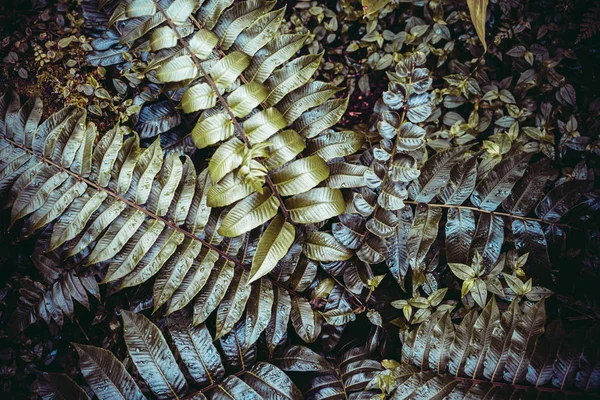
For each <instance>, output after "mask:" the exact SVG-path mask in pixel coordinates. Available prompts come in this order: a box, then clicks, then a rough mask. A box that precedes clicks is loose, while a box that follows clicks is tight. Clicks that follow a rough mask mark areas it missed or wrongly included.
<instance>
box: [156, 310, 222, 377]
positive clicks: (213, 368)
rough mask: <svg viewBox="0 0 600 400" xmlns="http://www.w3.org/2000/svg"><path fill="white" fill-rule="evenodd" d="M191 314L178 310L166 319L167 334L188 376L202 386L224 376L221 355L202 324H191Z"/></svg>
mask: <svg viewBox="0 0 600 400" xmlns="http://www.w3.org/2000/svg"><path fill="white" fill-rule="evenodd" d="M190 317H191V315H189V313H188V312H183V311H180V312H178V313H175V314H172V315H171V316H170V317H169V318H168V319H167V324H168V327H169V334H170V335H171V338H172V339H173V344H174V345H175V347H176V348H177V351H178V352H179V355H180V356H181V359H182V360H183V363H184V364H185V366H186V368H187V371H188V373H189V374H190V377H191V378H192V379H193V380H194V381H195V382H196V383H198V384H200V385H202V386H207V385H211V384H213V383H216V382H219V381H220V380H221V379H223V377H224V376H225V368H224V367H223V363H222V362H221V356H220V354H219V352H218V351H217V348H216V347H215V346H214V344H213V338H212V336H211V335H210V332H209V331H208V329H207V328H206V327H205V326H204V325H198V326H191V324H190V322H191V319H190Z"/></svg>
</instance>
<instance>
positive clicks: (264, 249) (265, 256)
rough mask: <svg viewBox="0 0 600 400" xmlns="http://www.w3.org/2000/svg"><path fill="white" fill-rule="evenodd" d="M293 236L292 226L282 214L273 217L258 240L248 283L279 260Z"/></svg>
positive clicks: (288, 246)
mask: <svg viewBox="0 0 600 400" xmlns="http://www.w3.org/2000/svg"><path fill="white" fill-rule="evenodd" d="M294 236H295V230H294V226H293V225H292V224H290V223H289V222H287V221H286V220H285V219H284V218H283V216H281V215H278V216H276V217H275V218H273V220H272V221H271V222H270V223H269V226H268V227H267V229H265V231H264V232H263V234H262V236H261V238H260V240H259V241H258V246H257V248H256V253H255V254H254V258H253V259H252V269H251V270H250V281H249V282H248V283H252V282H254V281H256V280H257V279H260V278H261V277H263V276H265V275H266V274H268V273H269V272H271V271H272V270H273V268H275V266H276V265H277V263H278V262H279V260H281V259H282V258H283V256H285V255H286V253H287V252H288V250H289V248H290V246H291V245H292V242H293V241H294Z"/></svg>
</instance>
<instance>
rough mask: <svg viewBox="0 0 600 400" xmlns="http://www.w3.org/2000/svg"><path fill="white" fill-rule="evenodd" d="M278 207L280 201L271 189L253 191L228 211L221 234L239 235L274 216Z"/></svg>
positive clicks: (220, 230) (222, 224) (220, 229)
mask: <svg viewBox="0 0 600 400" xmlns="http://www.w3.org/2000/svg"><path fill="white" fill-rule="evenodd" d="M278 209H279V201H278V200H277V198H276V197H275V196H273V194H272V193H271V191H270V190H268V189H267V190H265V192H264V193H253V194H251V195H250V196H248V197H246V198H245V199H244V200H242V201H240V202H239V203H237V204H236V205H235V206H234V207H233V208H232V209H231V211H229V213H227V215H226V216H225V218H224V219H223V222H222V223H221V227H220V228H219V234H221V235H223V236H227V237H235V236H239V235H241V234H243V233H245V232H248V231H249V230H251V229H254V228H256V227H257V226H259V225H262V224H264V223H265V222H267V221H268V220H269V219H271V218H273V217H274V216H275V214H277V210H278Z"/></svg>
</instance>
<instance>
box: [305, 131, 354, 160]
mask: <svg viewBox="0 0 600 400" xmlns="http://www.w3.org/2000/svg"><path fill="white" fill-rule="evenodd" d="M362 144H363V139H362V137H361V136H360V135H359V134H358V133H356V132H353V131H342V132H329V133H325V134H323V135H319V136H317V137H316V138H314V139H313V140H311V141H310V142H309V143H308V149H307V150H308V152H309V153H310V154H314V155H317V156H319V157H321V158H322V159H323V160H325V161H331V160H332V159H334V158H337V157H344V156H349V155H352V154H354V153H355V152H357V151H358V150H359V149H360V147H361V146H362Z"/></svg>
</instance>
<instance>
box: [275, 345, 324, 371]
mask: <svg viewBox="0 0 600 400" xmlns="http://www.w3.org/2000/svg"><path fill="white" fill-rule="evenodd" d="M276 361H277V365H278V366H279V368H281V369H282V370H283V371H286V372H318V371H325V370H328V369H332V365H331V364H330V363H329V362H328V361H327V360H326V359H325V358H324V357H323V356H321V355H320V354H318V353H316V352H315V351H313V350H311V349H309V348H308V347H305V346H298V345H293V346H290V347H288V348H287V349H286V350H285V351H284V353H283V354H282V355H281V356H280V357H278V358H277V359H276Z"/></svg>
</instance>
